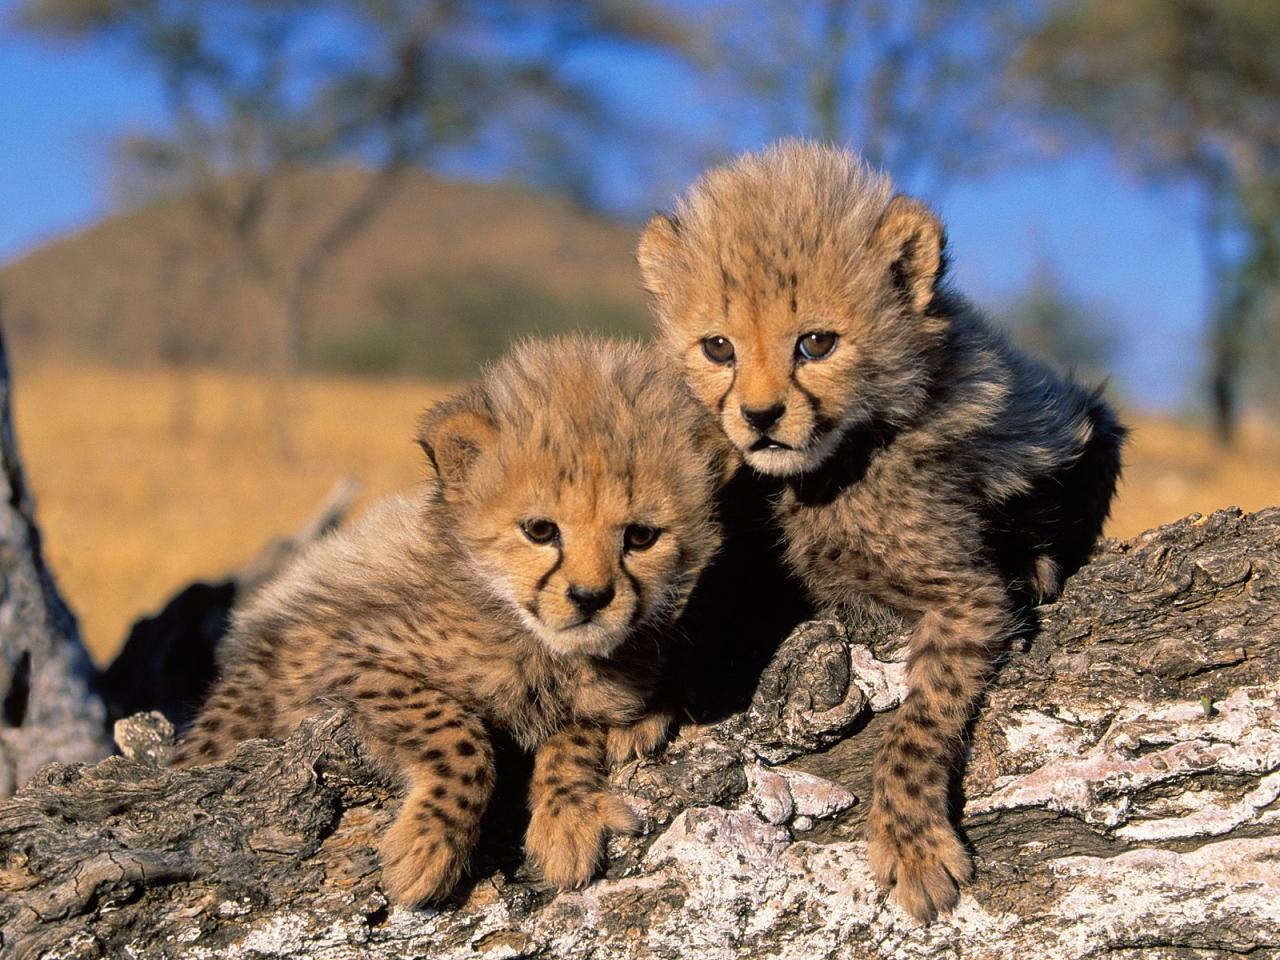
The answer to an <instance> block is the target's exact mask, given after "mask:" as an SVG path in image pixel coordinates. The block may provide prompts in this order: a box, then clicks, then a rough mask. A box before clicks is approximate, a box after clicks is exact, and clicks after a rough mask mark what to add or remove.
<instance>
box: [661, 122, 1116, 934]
mask: <svg viewBox="0 0 1280 960" xmlns="http://www.w3.org/2000/svg"><path fill="white" fill-rule="evenodd" d="M639 260H640V266H641V270H642V272H643V274H644V278H645V283H646V286H647V287H648V289H649V291H650V293H651V294H652V296H653V299H654V303H655V305H656V308H657V311H658V314H659V319H660V323H661V326H662V330H663V335H664V339H665V341H666V343H667V344H668V346H669V347H670V349H671V350H672V352H673V353H674V354H675V355H676V356H677V357H678V359H679V362H680V364H681V365H682V366H683V367H684V368H685V370H686V373H687V379H688V380H689V382H690V384H691V385H692V386H693V389H694V392H695V393H697V394H698V396H699V397H700V398H701V399H702V401H703V402H704V403H705V404H706V405H707V406H708V407H709V408H710V409H711V410H713V411H715V413H716V414H717V415H718V416H719V418H720V421H721V425H722V426H723V428H724V430H725V432H726V434H727V435H728V436H729V437H730V438H731V439H732V440H733V442H734V443H735V444H736V445H737V446H738V447H739V449H740V450H741V451H742V453H743V455H744V457H745V458H746V461H747V463H748V464H750V465H751V466H752V467H753V468H754V469H755V470H757V471H759V472H761V473H765V474H770V475H773V476H775V477H778V478H780V479H781V481H782V491H781V494H780V496H779V499H778V501H777V503H776V505H775V515H776V517H777V519H778V521H779V523H780V524H781V527H782V530H783V534H784V536H785V538H786V548H787V559H788V562H789V564H790V565H791V567H792V568H793V569H794V571H795V572H796V573H797V574H798V575H799V577H800V578H801V579H802V580H803V581H804V583H805V584H806V586H807V587H808V589H809V591H810V593H811V594H813V596H814V598H815V599H817V600H818V601H820V602H822V603H825V604H831V605H840V604H845V603H858V602H864V601H865V599H866V598H871V599H872V600H874V601H877V602H880V603H883V604H885V605H888V606H890V607H893V608H895V609H897V610H898V611H900V612H901V613H903V614H904V615H906V616H907V617H909V618H912V619H914V621H915V631H914V635H913V637H912V640H911V657H910V664H909V673H908V685H909V693H908V695H907V698H906V700H905V702H904V703H903V705H902V707H901V708H900V709H899V710H898V711H897V713H896V714H895V715H894V717H893V719H892V722H891V725H890V727H889V730H888V732H887V734H886V736H885V738H884V741H883V743H882V745H881V747H880V749H879V752H878V755H877V758H876V765H875V770H874V774H873V787H872V789H873V802H872V804H871V807H870V810H869V813H868V825H869V831H870V836H869V840H870V857H871V865H872V868H873V870H874V872H875V874H876V877H877V879H878V880H879V881H880V883H881V884H882V885H883V886H884V887H886V888H893V889H894V892H895V895H896V897H897V899H898V900H899V901H900V902H901V904H902V905H903V906H904V907H905V908H906V909H907V910H908V911H909V912H910V913H911V914H913V915H914V916H916V917H918V918H920V919H929V918H932V917H933V916H934V915H935V914H936V913H937V912H938V911H940V910H946V909H949V908H950V907H951V906H952V905H953V904H954V903H955V901H956V898H957V895H958V889H957V886H958V884H960V883H962V882H963V881H964V880H966V879H967V878H968V876H969V874H970V871H971V866H970V862H969V855H968V854H967V853H966V852H965V849H964V846H963V844H962V843H961V841H960V838H959V837H958V836H957V834H956V832H955V830H954V829H953V827H952V826H951V823H950V822H949V820H948V805H947V800H948V787H949V780H950V777H951V772H952V770H953V767H954V766H955V765H956V764H957V762H958V760H959V756H960V745H961V739H962V737H963V735H964V732H965V728H966V725H967V723H968V721H969V718H970V716H971V712H972V710H973V708H974V704H975V702H976V700H977V698H978V695H979V693H980V691H981V689H982V686H983V682H984V680H985V678H986V676H987V674H988V671H989V668H990V665H991V663H992V660H993V658H994V657H996V656H997V654H998V653H999V651H1001V650H1002V649H1003V646H1004V644H1005V643H1006V641H1007V640H1008V639H1009V637H1010V635H1011V634H1012V633H1014V632H1015V631H1016V629H1017V628H1018V626H1019V624H1020V622H1021V618H1022V617H1023V616H1024V615H1025V613H1026V607H1027V605H1028V604H1029V603H1033V602H1035V601H1038V600H1043V599H1046V598H1049V597H1052V596H1053V595H1054V594H1056V593H1057V591H1058V589H1059V586H1060V584H1061V582H1062V578H1063V577H1065V576H1066V575H1068V574H1070V573H1071V572H1072V571H1073V570H1074V569H1075V568H1077V567H1078V566H1080V564H1082V563H1083V562H1084V560H1085V559H1086V557H1087V556H1088V554H1089V551H1090V549H1091V548H1092V546H1093V543H1094V540H1095V539H1096V537H1097V536H1098V533H1099V531H1100V530H1101V528H1102V523H1103V521H1104V519H1105V518H1106V516H1107V513H1108V510H1109V508H1110V502H1111V496H1112V493H1113V492H1114V490H1115V484H1116V477H1117V474H1118V472H1119V469H1120V446H1121V442H1122V439H1123V436H1124V431H1123V430H1122V429H1121V428H1120V427H1119V426H1118V424H1117V422H1116V420H1115V417H1114V415H1113V414H1112V412H1111V410H1110V409H1109V408H1108V407H1107V405H1106V404H1105V403H1104V402H1103V400H1102V399H1101V398H1100V397H1099V396H1098V394H1097V393H1091V392H1089V391H1086V390H1084V389H1082V388H1081V387H1080V386H1078V385H1077V384H1076V383H1074V382H1072V381H1071V380H1070V379H1068V378H1065V377H1061V376H1058V375H1057V374H1055V373H1053V372H1052V371H1050V370H1048V369H1047V368H1045V367H1044V366H1042V365H1041V364H1039V363H1037V362H1036V361H1034V360H1032V359H1030V358H1028V357H1026V356H1023V355H1022V354H1020V353H1018V352H1017V351H1015V350H1014V349H1013V348H1012V347H1010V346H1009V345H1008V344H1007V343H1006V342H1005V341H1004V340H1003V339H1002V338H1001V337H1000V336H999V335H998V334H997V333H995V332H994V331H993V330H992V329H991V328H990V327H989V326H988V325H987V324H986V322H985V321H984V320H983V318H982V317H981V316H979V314H978V313H977V312H976V311H975V310H974V309H973V308H972V307H971V306H969V305H968V304H967V303H965V302H964V301H963V300H962V299H961V298H960V297H958V296H957V295H955V294H954V293H952V292H951V291H949V290H948V289H947V288H946V287H945V285H944V284H943V271H944V262H945V261H944V256H943V231H942V225H941V224H940V223H939V222H938V220H937V218H936V217H935V216H934V215H933V214H932V213H931V212H929V210H928V209H926V208H925V207H924V206H923V205H922V204H920V203H918V202H917V201H915V200H912V199H910V198H909V197H905V196H901V195H898V196H894V195H893V192H892V189H891V186H890V183H889V181H888V180H887V178H885V177H883V176H881V175H879V174H877V173H874V172H872V171H870V170H869V169H867V168H866V167H865V166H864V165H863V164H862V162H861V161H860V160H858V158H857V157H855V156H853V155H852V154H850V153H847V152H845V151H841V150H835V149H830V148H824V147H820V146H815V145H810V144H805V143H799V142H788V143H784V144H781V145H779V146H776V147H774V148H773V149H771V150H769V151H767V152H765V153H762V154H754V155H752V154H748V155H747V156H744V157H743V158H741V159H740V160H739V161H737V162H736V163H734V164H732V165H730V166H728V167H724V168H721V169H717V170H713V171H711V172H710V173H709V174H707V175H706V176H705V177H703V178H702V179H701V180H700V181H699V182H698V183H697V184H695V186H694V187H693V189H692V190H691V191H690V193H689V195H688V197H686V198H685V199H684V200H682V201H681V202H680V203H679V205H678V206H677V208H676V213H675V216H671V217H668V216H657V217H655V218H654V219H653V220H652V221H650V223H649V225H648V227H647V228H646V229H645V232H644V235H643V238H642V239H641V243H640V250H639Z"/></svg>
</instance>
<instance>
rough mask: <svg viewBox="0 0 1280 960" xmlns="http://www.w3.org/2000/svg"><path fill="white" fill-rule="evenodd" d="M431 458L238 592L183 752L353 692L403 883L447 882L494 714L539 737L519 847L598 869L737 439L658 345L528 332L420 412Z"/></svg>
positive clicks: (193, 759)
mask: <svg viewBox="0 0 1280 960" xmlns="http://www.w3.org/2000/svg"><path fill="white" fill-rule="evenodd" d="M418 442H419V443H420V444H421V445H422V447H423V448H424V450H425V451H426V453H427V456H428V458H429V459H430V461H431V464H432V465H433V466H434V468H435V479H434V483H433V484H432V485H431V487H430V489H429V490H428V491H427V492H426V493H425V495H424V496H421V497H420V498H416V499H409V498H405V497H393V498H391V499H389V500H387V501H385V502H384V503H382V504H381V506H380V507H378V508H377V509H376V510H375V511H374V512H373V513H372V514H371V515H370V516H369V517H368V518H366V519H365V520H364V522H363V523H362V524H360V525H357V526H353V527H352V528H350V529H347V530H344V531H341V532H339V533H337V534H336V535H333V536H331V537H329V538H327V539H325V540H323V541H321V542H320V543H318V544H317V545H316V546H314V547H313V548H311V549H310V550H309V551H308V552H307V553H305V554H304V555H303V556H302V557H301V558H300V559H299V560H298V561H297V562H296V563H295V564H294V565H293V566H292V567H291V568H290V569H289V570H288V571H287V572H286V573H285V574H284V575H283V576H282V577H281V578H280V579H279V580H277V581H276V582H274V583H273V584H271V585H269V586H268V587H266V588H265V589H264V590H263V591H262V592H261V593H260V594H258V595H257V596H256V597H255V598H254V600H253V601H252V602H250V604H249V605H248V606H247V608H246V609H245V610H244V611H243V612H242V613H240V614H239V615H238V616H237V618H236V621H235V624H234V628H233V630H232V633H231V635H230V637H229V638H228V640H227V645H226V647H225V654H226V655H225V660H224V662H223V664H222V668H223V674H222V676H221V678H220V679H219V680H218V681H217V683H216V684H215V686H214V688H213V690H212V692H211V693H210V695H209V698H208V702H207V703H206V704H205V706H204V707H203V709H202V710H201V712H200V714H199V716H198V717H197V719H196V720H195V722H194V724H193V727H192V729H191V732H190V734H189V736H187V737H186V738H185V740H184V742H183V744H182V746H181V748H180V752H179V759H178V762H179V763H182V764H192V763H201V762H207V761H211V760H215V759H218V758H221V757H225V756H227V755H228V754H229V753H231V751H232V748H233V747H234V745H235V743H236V742H237V741H239V740H242V739H245V738H248V737H259V736H268V737H283V736H285V735H286V734H287V733H288V732H289V731H290V730H291V729H293V728H294V727H295V726H296V725H297V723H298V722H299V721H300V720H302V719H303V718H304V717H306V716H308V715H309V714H312V713H314V712H316V711H317V710H320V709H321V708H322V707H324V706H328V705H334V704H339V705H345V706H347V707H348V708H350V709H351V710H352V711H353V713H354V715H355V717H356V720H357V723H358V726H359V729H360V731H361V734H362V737H363V739H364V742H365V743H366V745H367V746H368V748H369V750H370V752H371V754H372V755H373V756H374V757H375V758H376V759H377V760H378V761H380V762H381V763H383V764H385V766H386V767H387V768H388V769H389V770H391V771H393V772H394V773H395V774H397V775H398V776H399V777H400V779H401V780H402V781H403V783H404V785H405V787H406V791H407V792H406V796H405V799H404V802H403V806H402V807H401V809H400V812H399V814H398V816H397V817H396V820H395V822H394V823H393V824H392V826H391V827H390V829H389V830H388V832H387V834H386V836H385V837H384V839H383V841H382V864H383V881H384V886H385V888H386V889H387V891H388V893H389V894H390V895H391V896H392V897H393V899H395V900H396V901H398V902H400V903H406V904H413V903H419V902H422V901H425V900H430V899H435V898H440V897H442V896H444V895H446V894H447V893H449V891H450V890H451V889H452V888H453V886H454V885H455V883H456V881H457V880H458V878H459V875H460V873H461V871H462V868H463V866H464V864H465V863H466V861H467V857H468V855H469V853H470V851H471V849H472V847H473V845H474V844H475V841H476V838H477V833H478V830H479V825H480V820H481V816H482V814H483V813H484V810H485V807H486V805H487V803H488V801H489V798H490V794H491V792H492V789H493V786H494V766H493V749H492V746H491V743H490V736H489V733H488V732H487V730H488V729H489V728H499V729H502V730H504V731H506V732H507V733H509V734H510V735H511V736H512V737H513V738H514V739H515V740H516V741H517V742H518V743H519V744H521V745H522V746H523V747H524V748H526V749H529V750H533V751H535V757H534V772H533V779H532V783H531V788H530V799H529V803H530V808H531V810H532V818H531V820H530V824H529V829H528V834H527V837H526V848H527V849H528V851H529V853H530V854H531V855H532V856H533V858H534V860H535V861H536V862H537V864H538V865H539V867H540V868H541V870H542V873H543V875H544V876H545V877H546V879H547V880H548V881H549V882H551V883H553V884H555V885H557V886H561V887H571V886H577V885H580V884H582V883H585V882H586V881H587V880H588V879H589V878H590V876H591V874H592V872H593V870H594V869H595V866H596V863H597V861H598V859H599V857H600V854H601V852H602V849H603V843H604V840H605V838H606V836H607V834H608V832H609V831H625V830H628V829H631V828H632V827H633V818H632V815H631V813H630V811H629V809H628V808H627V806H626V804H624V803H623V802H622V801H621V800H620V799H618V798H616V797H614V796H612V795H610V794H609V793H608V792H606V787H605V764H606V762H607V760H616V759H620V758H622V757H623V756H626V755H629V754H630V753H631V752H632V751H643V750H648V749H652V748H653V747H656V746H657V745H658V744H659V743H660V742H661V740H662V739H663V737H664V736H665V732H666V722H665V717H663V716H661V715H659V714H653V713H647V712H646V711H647V706H646V705H647V701H648V699H649V695H650V692H651V687H652V684H653V682H654V678H655V675H656V673H657V671H658V669H659V667H660V664H659V662H658V657H657V652H656V651H657V642H656V641H657V639H658V636H659V635H660V634H661V632H662V631H663V629H664V627H666V626H668V625H669V624H670V623H671V621H672V620H673V619H674V618H675V616H676V614H677V613H678V612H679V611H680V609H681V608H682V607H683V605H684V603H685V599H686V597H687V596H688V594H689V592H690V590H691V589H692V587H693V585H694V582H695V581H696V580H697V578H698V576H699V574H700V572H701V571H702V569H703V567H704V566H705V565H706V564H707V562H708V561H709V560H710V558H711V557H712V555H713V554H714V552H715V551H716V549H717V548H718V546H719V543H720V531H719V528H718V526H717V524H716V521H715V520H714V515H713V511H714V498H715V494H716V490H717V488H718V486H719V484H720V482H721V479H722V478H723V477H724V475H725V474H726V472H727V470H728V469H729V468H730V467H731V466H733V463H732V461H733V459H734V456H735V455H734V453H733V449H732V447H731V446H730V445H729V444H727V443H726V442H725V441H724V439H723V436H722V434H721V433H720V431H719V429H718V428H717V426H716V424H715V421H714V419H713V418H711V417H709V416H707V415H706V414H705V412H704V411H703V410H702V408H701V407H700V406H699V405H698V404H697V403H696V402H694V400H693V398H691V397H689V396H688V394H687V389H686V387H685V386H684V384H683V383H682V382H681V381H680V378H679V376H678V375H677V374H676V373H674V372H671V371H670V370H669V369H668V366H667V365H666V364H664V363H662V362H661V361H660V360H659V359H658V358H656V357H655V356H654V355H653V354H652V353H651V352H649V351H646V350H644V349H643V348H641V347H638V346H633V345H623V344H617V343H608V342H602V341H596V340H591V339H586V338H581V337H570V338H563V339H559V340H556V341H552V342H546V343H530V344H526V345H524V346H522V347H520V348H518V349H517V350H516V351H515V352H514V353H513V354H512V355H511V356H509V357H508V358H507V359H505V360H503V361H502V362H500V363H498V364H497V365H496V366H494V367H493V368H491V369H490V370H489V371H488V372H487V374H486V376H485V377H484V378H483V379H482V381H481V382H479V383H478V384H477V385H476V386H474V387H473V388H472V389H469V390H467V391H466V392H465V393H463V394H461V395H460V396H458V397H456V398H454V399H452V400H449V401H446V402H444V403H442V404H440V405H439V406H437V407H436V408H435V409H434V410H432V411H431V412H430V413H429V414H427V416H426V417H424V419H423V420H422V423H421V428H420V433H419V435H418Z"/></svg>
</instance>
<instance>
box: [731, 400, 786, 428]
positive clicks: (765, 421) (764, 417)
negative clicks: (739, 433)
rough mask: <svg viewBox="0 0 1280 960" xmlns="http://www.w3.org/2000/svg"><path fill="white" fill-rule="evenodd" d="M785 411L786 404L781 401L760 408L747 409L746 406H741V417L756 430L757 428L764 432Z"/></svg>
mask: <svg viewBox="0 0 1280 960" xmlns="http://www.w3.org/2000/svg"><path fill="white" fill-rule="evenodd" d="M786 412H787V408H786V406H784V405H783V404H781V403H775V404H774V405H773V406H772V407H765V408H764V409H762V410H748V409H747V408H746V407H743V408H742V419H743V420H745V421H747V423H749V424H751V426H752V427H754V428H755V429H756V430H759V431H760V432H761V433H765V432H766V431H768V429H769V428H770V427H772V426H773V425H774V424H775V423H777V422H778V420H779V419H780V418H781V417H782V415H783V414H784V413H786Z"/></svg>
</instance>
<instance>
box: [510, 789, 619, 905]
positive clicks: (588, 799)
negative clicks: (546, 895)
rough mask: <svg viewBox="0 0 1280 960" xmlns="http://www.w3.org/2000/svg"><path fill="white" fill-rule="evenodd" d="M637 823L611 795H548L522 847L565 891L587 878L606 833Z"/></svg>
mask: <svg viewBox="0 0 1280 960" xmlns="http://www.w3.org/2000/svg"><path fill="white" fill-rule="evenodd" d="M638 827H639V824H638V823H637V821H636V817H635V814H633V813H632V812H631V808H630V807H628V806H627V805H626V803H624V802H623V801H622V800H620V799H619V798H618V797H615V796H613V795H612V794H609V793H589V794H586V795H585V796H580V797H577V798H573V797H571V796H564V795H561V796H559V797H556V796H551V797H548V798H547V799H545V800H543V801H542V802H540V803H539V804H538V805H537V806H535V807H534V810H533V816H532V817H531V818H530V820H529V832H528V834H526V836H525V841H524V845H525V849H526V850H528V851H529V855H530V856H531V857H533V860H534V862H535V863H536V864H537V865H538V869H539V870H541V871H542V875H543V877H545V878H546V880H547V882H548V883H550V884H552V885H553V886H557V887H559V888H561V889H562V890H565V889H570V888H573V887H580V886H582V885H583V884H585V883H586V882H587V881H588V880H590V879H591V876H592V874H594V873H595V870H596V864H597V863H598V862H599V860H600V857H601V855H602V854H603V853H604V844H605V840H606V839H607V838H608V835H609V834H610V833H611V832H612V833H634V832H635V831H636V830H637V829H638Z"/></svg>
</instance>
